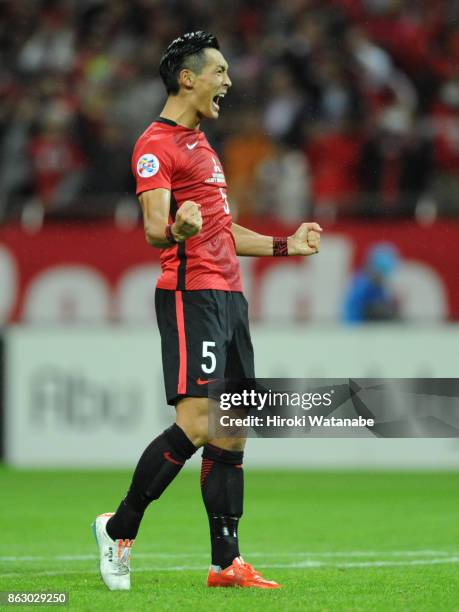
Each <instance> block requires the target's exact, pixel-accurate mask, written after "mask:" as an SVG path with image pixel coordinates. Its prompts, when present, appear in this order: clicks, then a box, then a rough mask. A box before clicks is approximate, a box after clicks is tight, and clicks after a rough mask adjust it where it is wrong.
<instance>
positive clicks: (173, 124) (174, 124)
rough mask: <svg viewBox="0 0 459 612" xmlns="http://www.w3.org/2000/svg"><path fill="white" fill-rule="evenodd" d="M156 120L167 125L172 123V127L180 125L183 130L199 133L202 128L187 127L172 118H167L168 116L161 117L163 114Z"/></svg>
mask: <svg viewBox="0 0 459 612" xmlns="http://www.w3.org/2000/svg"><path fill="white" fill-rule="evenodd" d="M155 121H156V123H164V124H165V125H170V126H172V127H178V128H180V129H181V130H188V131H189V132H196V133H198V134H199V132H200V131H201V130H193V129H191V128H187V127H185V126H184V125H179V124H178V123H176V122H175V121H172V119H166V117H161V115H160V116H159V117H156V119H155Z"/></svg>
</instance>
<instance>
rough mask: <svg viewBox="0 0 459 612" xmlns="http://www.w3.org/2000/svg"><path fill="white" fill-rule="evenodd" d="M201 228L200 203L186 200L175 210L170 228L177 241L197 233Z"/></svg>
mask: <svg viewBox="0 0 459 612" xmlns="http://www.w3.org/2000/svg"><path fill="white" fill-rule="evenodd" d="M201 228H202V216H201V204H197V203H196V202H192V201H191V200H186V201H185V202H183V204H182V205H181V206H180V208H179V209H178V210H177V214H176V215H175V221H174V223H173V224H172V227H171V230H172V235H173V236H174V238H175V240H176V241H177V242H183V241H184V240H186V239H187V238H191V237H192V236H196V234H199V232H200V231H201Z"/></svg>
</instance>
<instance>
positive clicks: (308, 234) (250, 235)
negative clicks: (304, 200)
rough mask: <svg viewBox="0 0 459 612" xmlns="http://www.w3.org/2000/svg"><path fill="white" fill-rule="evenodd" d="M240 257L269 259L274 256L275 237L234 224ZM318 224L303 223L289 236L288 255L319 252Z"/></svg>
mask: <svg viewBox="0 0 459 612" xmlns="http://www.w3.org/2000/svg"><path fill="white" fill-rule="evenodd" d="M231 231H232V232H233V236H234V241H235V243H236V253H237V254H238V255H246V256H256V257H269V256H271V255H273V254H274V253H273V242H274V241H273V237H272V236H264V235H263V234H258V233H257V232H254V231H252V230H249V229H247V228H246V227H242V226H241V225H237V224H236V223H233V225H232V227H231ZM321 231H322V228H321V227H320V225H318V224H317V223H302V224H301V225H300V227H299V228H298V229H297V230H296V232H295V233H294V234H293V235H292V236H288V237H287V238H286V240H287V248H288V255H314V254H315V253H318V252H319V248H320V232H321Z"/></svg>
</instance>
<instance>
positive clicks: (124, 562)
mask: <svg viewBox="0 0 459 612" xmlns="http://www.w3.org/2000/svg"><path fill="white" fill-rule="evenodd" d="M111 516H113V512H106V513H105V514H99V516H98V517H97V518H96V520H95V521H94V523H93V524H92V531H93V533H94V537H95V538H96V542H97V546H98V547H99V569H100V575H101V577H102V580H103V581H104V583H105V584H106V586H107V587H108V588H109V589H110V591H129V589H130V588H131V567H130V560H131V548H132V545H133V544H134V540H112V539H111V537H110V536H109V535H108V533H107V530H106V525H107V522H108V519H109V518H110V517H111Z"/></svg>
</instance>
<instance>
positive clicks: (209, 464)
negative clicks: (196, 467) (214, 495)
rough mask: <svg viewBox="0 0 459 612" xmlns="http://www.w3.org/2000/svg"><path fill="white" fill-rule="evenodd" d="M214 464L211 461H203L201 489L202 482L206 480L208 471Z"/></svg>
mask: <svg viewBox="0 0 459 612" xmlns="http://www.w3.org/2000/svg"><path fill="white" fill-rule="evenodd" d="M213 465H214V462H213V461H212V459H203V460H202V464H201V478H200V480H201V488H202V486H203V485H204V481H205V479H206V478H207V476H208V474H209V472H210V470H211V469H212V467H213Z"/></svg>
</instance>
